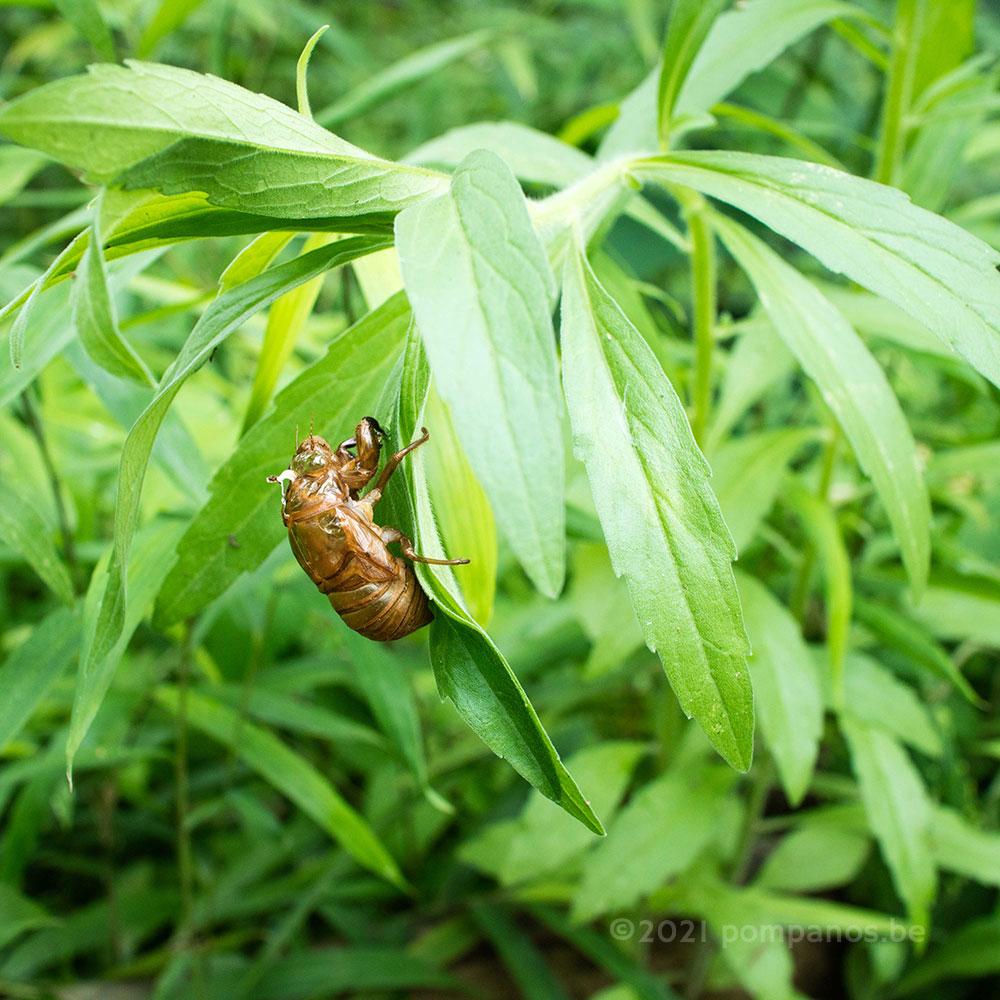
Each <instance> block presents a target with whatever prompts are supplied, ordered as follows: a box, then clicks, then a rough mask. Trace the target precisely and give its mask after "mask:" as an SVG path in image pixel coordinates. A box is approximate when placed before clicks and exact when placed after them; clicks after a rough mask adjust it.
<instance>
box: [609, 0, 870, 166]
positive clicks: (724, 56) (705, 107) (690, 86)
mask: <svg viewBox="0 0 1000 1000" xmlns="http://www.w3.org/2000/svg"><path fill="white" fill-rule="evenodd" d="M862 13H863V12H861V11H860V9H859V8H857V7H854V6H852V5H851V4H846V3H838V2H836V0H746V2H743V3H740V4H738V5H736V6H734V8H733V9H732V10H729V11H726V13H724V14H722V15H721V16H720V17H719V18H718V19H717V20H716V22H715V24H714V25H712V30H711V31H710V32H709V33H708V37H707V38H706V39H705V42H704V44H703V45H702V46H701V48H700V49H699V51H698V55H697V57H696V58H695V60H694V64H693V65H692V66H691V68H690V72H688V73H687V74H686V76H685V78H684V82H683V86H682V87H681V90H680V93H679V94H678V96H677V100H676V103H675V106H674V115H673V117H674V119H675V120H676V119H678V118H681V117H685V116H687V117H692V118H693V117H696V116H698V115H703V114H705V113H706V112H708V111H709V110H710V109H711V108H712V106H713V105H714V104H716V103H718V102H719V101H721V100H722V99H723V98H724V97H726V95H727V94H730V93H731V92H732V91H734V90H735V89H736V88H737V87H738V86H739V85H740V84H741V83H742V82H743V80H745V79H746V78H747V77H748V76H749V75H750V74H751V73H755V72H756V71H757V70H760V69H763V68H764V67H765V66H767V65H768V63H770V62H771V61H772V60H773V59H774V58H775V57H777V56H779V55H780V54H781V53H782V52H783V51H784V50H785V49H786V48H788V47H789V46H790V45H793V44H794V43H795V42H797V41H798V40H799V39H800V38H802V37H804V36H805V35H807V34H809V32H810V31H813V30H814V29H815V28H817V27H819V26H820V25H821V24H825V23H826V22H828V21H831V20H833V19H834V18H838V17H849V16H851V15H857V14H862ZM659 81H660V70H659V69H656V70H654V71H653V72H652V73H650V74H649V76H647V77H646V79H645V80H643V82H642V83H641V84H640V85H639V86H638V87H637V88H636V89H635V90H633V91H632V93H631V94H629V96H628V97H627V98H625V100H624V101H622V103H621V110H620V114H619V116H618V119H617V120H616V121H615V122H614V124H613V125H612V126H611V128H610V129H609V130H608V133H607V135H606V136H605V137H604V141H603V142H602V143H601V147H600V158H601V159H602V160H604V159H609V158H610V157H613V156H617V155H620V154H622V153H631V152H635V151H638V150H646V151H652V150H654V149H656V148H657V132H656V126H657V123H658V121H659V118H658V116H657V101H658V97H659Z"/></svg>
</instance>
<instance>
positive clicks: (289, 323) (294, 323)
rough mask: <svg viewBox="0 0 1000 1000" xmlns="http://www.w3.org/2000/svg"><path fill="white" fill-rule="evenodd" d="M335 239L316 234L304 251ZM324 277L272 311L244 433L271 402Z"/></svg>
mask: <svg viewBox="0 0 1000 1000" xmlns="http://www.w3.org/2000/svg"><path fill="white" fill-rule="evenodd" d="M333 240H334V237H332V236H329V235H327V234H325V233H316V234H314V235H313V236H310V237H309V239H308V240H306V242H305V244H304V245H303V247H302V252H303V253H309V252H310V251H312V250H318V249H320V248H321V247H325V246H329V245H330V243H332V242H333ZM324 277H325V276H324V275H322V274H319V275H317V276H316V277H315V278H313V279H312V281H307V282H305V283H304V284H301V285H299V286H298V287H297V288H295V289H293V290H292V291H290V292H288V293H287V294H286V295H282V296H281V298H280V299H278V300H277V302H275V303H274V304H273V305H272V306H271V308H270V309H269V310H268V313H267V326H266V327H265V328H264V343H263V344H262V345H261V349H260V357H258V359H257V370H256V371H255V372H254V376H253V386H252V388H251V389H250V399H249V400H248V401H247V409H246V414H245V415H244V417H243V433H244V434H245V433H246V432H247V431H248V430H249V429H250V428H251V427H252V426H253V425H254V424H255V423H256V422H257V421H258V420H259V419H260V417H261V415H262V414H263V413H264V411H265V410H266V409H267V406H268V404H269V403H270V402H271V396H272V395H273V394H274V387H275V386H276V385H277V384H278V379H279V378H280V377H281V373H282V371H284V368H285V365H286V364H288V359H289V358H290V357H291V354H292V351H293V350H294V349H295V344H296V342H297V341H298V339H299V337H300V336H301V334H302V331H303V329H304V328H305V325H306V323H307V322H308V320H309V317H310V315H312V311H313V307H314V306H315V305H316V299H317V298H319V292H320V288H322V286H323V278H324Z"/></svg>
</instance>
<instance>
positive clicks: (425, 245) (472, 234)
mask: <svg viewBox="0 0 1000 1000" xmlns="http://www.w3.org/2000/svg"><path fill="white" fill-rule="evenodd" d="M396 246H397V249H398V251H399V257H400V265H401V267H402V271H403V280H404V282H405V285H406V291H407V294H408V296H409V298H410V302H411V303H412V305H413V311H414V315H415V316H416V319H417V323H418V326H419V329H420V333H421V336H422V337H423V340H424V344H425V346H426V350H427V357H428V360H429V362H430V367H431V370H432V371H433V373H434V381H435V387H436V389H437V391H438V393H439V394H440V395H441V398H442V399H443V400H444V401H445V402H446V403H447V404H448V408H449V410H450V411H451V414H452V417H453V419H454V422H455V430H456V431H457V433H458V436H459V439H460V440H461V441H462V444H463V446H464V448H465V452H466V454H467V456H468V458H469V463H470V465H471V466H472V469H473V471H474V472H475V474H476V478H477V479H478V480H479V482H480V483H481V484H482V487H483V489H484V491H485V492H486V495H487V496H488V497H489V499H490V502H491V505H492V507H493V512H494V515H495V516H496V519H497V523H498V524H499V526H500V529H501V530H502V531H503V533H504V535H505V536H506V538H507V540H508V542H509V543H510V546H511V548H512V549H513V550H514V552H515V554H516V555H517V557H518V561H519V562H520V563H521V565H522V566H523V567H524V568H525V571H526V572H527V573H528V575H529V576H530V577H531V579H532V581H533V582H534V583H535V585H536V586H537V587H538V589H539V590H541V591H542V592H543V593H545V594H547V595H549V596H552V597H554V596H555V595H556V594H558V592H559V590H560V589H561V587H562V582H563V575H564V571H565V505H564V498H563V446H562V435H561V432H560V424H561V421H562V402H561V400H560V394H559V377H558V371H557V362H556V351H555V336H554V334H553V331H552V320H551V307H552V300H553V296H554V283H553V279H552V274H551V271H550V270H549V264H548V259H547V257H546V253H545V249H544V248H543V246H542V244H541V241H540V240H539V238H538V235H537V234H536V232H535V230H534V228H533V226H532V224H531V220H530V218H529V216H528V210H527V206H526V204H525V200H524V195H523V194H522V193H521V189H520V188H519V187H518V184H517V181H516V180H515V179H514V175H513V174H512V173H511V172H510V170H509V168H508V167H507V166H506V165H505V164H504V163H503V161H501V160H500V159H499V158H498V157H496V156H494V155H493V154H491V153H487V152H484V151H481V152H477V153H472V154H471V155H470V156H469V157H468V158H467V159H466V160H465V161H463V164H462V165H461V166H460V167H459V168H458V170H456V172H455V174H454V176H453V179H452V186H451V191H450V193H449V194H448V195H447V196H445V197H442V198H439V199H436V200H434V201H430V202H425V203H423V204H421V205H418V206H414V207H413V208H412V209H408V210H407V211H405V212H404V213H402V214H401V215H400V216H399V218H398V219H397V223H396ZM527 427H530V428H531V443H530V446H526V444H525V442H524V440H523V437H524V433H523V428H527ZM542 470H544V471H543V474H541V475H539V474H538V472H539V471H542Z"/></svg>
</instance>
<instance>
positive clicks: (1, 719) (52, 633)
mask: <svg viewBox="0 0 1000 1000" xmlns="http://www.w3.org/2000/svg"><path fill="white" fill-rule="evenodd" d="M79 645H80V622H79V620H78V619H77V617H76V616H75V615H74V614H73V612H72V611H70V610H69V609H68V608H60V609H58V610H57V611H53V612H52V613H51V614H50V615H48V617H46V618H44V619H43V620H42V621H41V622H40V623H39V624H38V625H36V626H35V628H34V629H33V630H32V632H31V635H29V636H28V638H27V639H25V640H24V642H22V643H21V645H20V646H18V647H17V648H16V649H15V650H14V651H13V652H12V653H11V654H10V655H9V656H8V657H7V658H6V659H5V660H4V662H3V664H2V665H0V751H2V750H3V748H4V747H5V746H6V745H7V743H8V742H9V741H10V740H12V739H13V738H14V737H15V736H17V734H18V733H19V732H20V731H21V727H22V726H24V724H25V723H26V722H27V721H28V720H29V719H30V718H31V715H32V713H33V712H34V710H35V709H36V708H37V707H38V703H39V702H40V701H41V700H42V698H44V697H45V692H46V691H48V689H49V687H50V685H51V684H52V682H53V681H54V680H55V679H56V678H57V677H58V676H59V675H60V674H61V673H62V672H63V671H64V670H65V669H66V666H67V664H68V663H69V661H70V660H71V659H72V658H73V655H74V654H75V653H76V651H77V649H78V648H79Z"/></svg>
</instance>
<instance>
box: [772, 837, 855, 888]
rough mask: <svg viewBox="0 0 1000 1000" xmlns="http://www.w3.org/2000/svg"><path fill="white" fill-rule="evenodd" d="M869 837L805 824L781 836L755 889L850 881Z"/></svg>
mask: <svg viewBox="0 0 1000 1000" xmlns="http://www.w3.org/2000/svg"><path fill="white" fill-rule="evenodd" d="M870 846H871V841H870V840H869V839H868V837H866V836H864V835H863V834H859V833H855V832H854V831H853V830H843V829H839V828H838V827H836V826H819V825H813V826H805V827H803V828H802V829H800V830H795V831H793V832H792V833H790V834H788V836H787V837H784V838H783V839H782V840H781V841H780V842H779V843H778V846H777V847H776V848H775V849H774V850H773V851H772V852H771V853H770V854H769V855H768V856H767V860H766V861H765V862H764V864H763V866H762V867H761V870H760V872H759V873H758V875H757V877H756V878H755V879H754V886H755V888H758V889H769V890H779V891H784V892H801V893H810V892H824V891H828V890H830V889H836V888H837V887H838V886H842V885H847V884H848V883H849V882H852V881H853V880H854V878H855V876H856V875H857V874H858V872H859V871H860V870H861V866H862V865H863V864H864V863H865V860H866V859H867V857H868V851H869V848H870Z"/></svg>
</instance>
